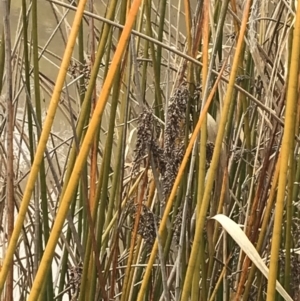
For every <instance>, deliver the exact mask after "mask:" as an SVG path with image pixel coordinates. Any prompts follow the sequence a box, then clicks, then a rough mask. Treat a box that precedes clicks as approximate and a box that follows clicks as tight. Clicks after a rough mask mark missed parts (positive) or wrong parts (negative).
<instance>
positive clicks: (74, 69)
mask: <svg viewBox="0 0 300 301" xmlns="http://www.w3.org/2000/svg"><path fill="white" fill-rule="evenodd" d="M70 73H71V76H72V78H73V79H75V78H78V77H79V76H81V75H83V78H84V84H83V87H81V89H82V91H84V92H85V91H86V89H87V86H88V84H89V80H90V77H91V62H90V61H88V60H84V63H83V64H82V65H80V64H79V63H77V62H71V64H70Z"/></svg>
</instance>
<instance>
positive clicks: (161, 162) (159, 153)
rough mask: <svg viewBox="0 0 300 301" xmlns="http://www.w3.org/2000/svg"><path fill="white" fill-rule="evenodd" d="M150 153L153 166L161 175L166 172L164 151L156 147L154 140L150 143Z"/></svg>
mask: <svg viewBox="0 0 300 301" xmlns="http://www.w3.org/2000/svg"><path fill="white" fill-rule="evenodd" d="M151 153H152V155H153V159H154V163H155V166H156V167H157V168H158V170H159V172H160V173H161V174H164V173H165V171H166V160H165V155H164V150H163V149H162V148H161V147H160V146H159V145H158V143H157V142H156V141H155V140H152V142H151Z"/></svg>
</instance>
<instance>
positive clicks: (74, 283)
mask: <svg viewBox="0 0 300 301" xmlns="http://www.w3.org/2000/svg"><path fill="white" fill-rule="evenodd" d="M82 271H83V267H82V264H80V265H78V266H72V267H70V268H69V269H68V275H69V279H70V280H69V287H70V290H71V294H72V299H71V300H74V301H75V300H77V298H78V295H79V290H80V284H81V277H82Z"/></svg>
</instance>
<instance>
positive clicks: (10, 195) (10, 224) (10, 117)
mask: <svg viewBox="0 0 300 301" xmlns="http://www.w3.org/2000/svg"><path fill="white" fill-rule="evenodd" d="M2 9H3V10H2V11H3V24H4V40H2V41H5V42H4V45H5V58H6V60H5V73H6V94H5V102H6V112H7V115H6V116H7V117H6V118H7V120H6V122H7V133H6V149H7V170H6V204H7V205H6V206H7V236H8V237H7V238H8V242H10V241H11V237H12V233H13V229H14V154H13V132H14V105H13V91H12V67H11V58H12V57H11V35H10V21H9V16H10V12H9V3H8V0H3V1H2ZM13 289H14V274H13V266H11V267H10V270H9V274H8V280H7V286H6V297H5V300H8V301H13Z"/></svg>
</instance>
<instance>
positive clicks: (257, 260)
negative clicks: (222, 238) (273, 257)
mask: <svg viewBox="0 0 300 301" xmlns="http://www.w3.org/2000/svg"><path fill="white" fill-rule="evenodd" d="M213 219H215V220H216V221H218V222H219V223H220V224H221V225H222V227H223V228H224V229H225V230H226V232H228V234H229V235H230V236H231V237H232V238H233V239H234V240H235V242H236V243H237V244H238V245H239V246H240V247H241V249H242V250H243V251H244V252H245V253H246V254H247V256H248V257H249V258H250V259H251V261H252V262H253V263H254V264H255V265H256V267H257V268H258V269H259V270H260V271H261V272H262V273H263V274H264V276H265V277H266V278H267V279H268V276H269V269H268V267H267V266H266V265H265V263H264V261H263V260H262V258H261V257H260V256H259V254H258V252H257V251H256V249H255V247H254V246H253V244H252V243H251V242H250V241H249V239H248V237H247V236H246V234H245V233H244V232H243V231H242V229H241V228H240V227H239V225H238V224H236V223H235V222H234V221H233V220H231V219H230V218H229V217H227V216H225V215H223V214H217V215H215V216H214V217H213ZM276 290H277V291H278V293H279V294H280V295H281V296H282V297H283V298H284V300H289V301H293V299H292V298H291V297H290V296H289V295H288V293H287V292H286V291H285V289H284V288H283V287H282V286H281V284H280V283H279V282H278V281H276Z"/></svg>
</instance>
